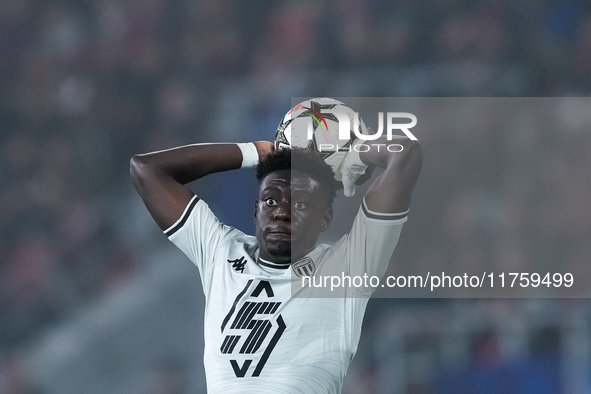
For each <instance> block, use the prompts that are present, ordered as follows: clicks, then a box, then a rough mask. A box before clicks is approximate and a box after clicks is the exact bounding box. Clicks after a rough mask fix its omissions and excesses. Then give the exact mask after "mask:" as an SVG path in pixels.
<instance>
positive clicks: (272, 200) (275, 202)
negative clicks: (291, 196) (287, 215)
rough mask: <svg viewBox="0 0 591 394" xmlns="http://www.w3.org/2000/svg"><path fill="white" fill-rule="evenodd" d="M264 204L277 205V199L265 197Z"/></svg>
mask: <svg viewBox="0 0 591 394" xmlns="http://www.w3.org/2000/svg"><path fill="white" fill-rule="evenodd" d="M265 204H266V205H267V206H269V207H274V206H275V205H277V201H275V199H274V198H266V199H265Z"/></svg>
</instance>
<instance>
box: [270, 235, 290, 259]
mask: <svg viewBox="0 0 591 394" xmlns="http://www.w3.org/2000/svg"><path fill="white" fill-rule="evenodd" d="M267 253H268V254H269V256H271V257H272V258H273V260H274V261H276V262H279V261H291V241H289V240H283V241H278V240H274V241H269V240H268V241H267Z"/></svg>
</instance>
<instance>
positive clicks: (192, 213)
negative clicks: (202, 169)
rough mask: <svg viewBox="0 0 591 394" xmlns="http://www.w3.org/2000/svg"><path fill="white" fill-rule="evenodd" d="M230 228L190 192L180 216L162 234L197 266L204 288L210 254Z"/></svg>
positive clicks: (206, 286) (210, 264)
mask: <svg viewBox="0 0 591 394" xmlns="http://www.w3.org/2000/svg"><path fill="white" fill-rule="evenodd" d="M230 231H231V227H229V226H226V225H224V224H223V223H221V222H220V221H219V219H218V218H217V217H216V216H215V215H214V213H213V212H212V211H211V209H209V206H208V205H207V203H205V202H204V201H203V200H201V199H199V197H197V196H193V198H192V199H191V201H189V204H187V207H186V208H185V211H184V212H183V214H182V215H181V217H180V218H179V219H178V220H177V221H176V222H175V223H174V224H173V225H172V226H170V227H169V228H168V229H166V230H165V231H164V235H166V236H167V237H168V239H169V240H170V241H172V243H174V244H175V245H176V246H177V247H178V248H179V249H180V250H182V251H183V253H185V255H187V257H188V258H189V259H190V260H191V261H192V262H193V263H194V264H195V265H196V266H197V268H198V269H199V273H200V275H201V283H202V284H203V289H204V290H205V289H207V288H209V278H210V276H211V271H212V268H213V262H214V256H213V254H214V253H215V251H216V249H218V246H219V245H220V244H221V243H222V242H223V240H224V239H225V236H226V234H228V232H230Z"/></svg>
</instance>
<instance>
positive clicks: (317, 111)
mask: <svg viewBox="0 0 591 394" xmlns="http://www.w3.org/2000/svg"><path fill="white" fill-rule="evenodd" d="M334 107H336V104H324V105H323V104H320V103H319V102H317V101H310V107H304V108H306V109H307V111H305V112H302V113H301V114H300V115H298V116H311V117H313V118H317V117H318V116H320V118H321V119H322V120H323V121H324V120H326V119H328V120H332V121H334V122H337V123H338V122H339V120H338V119H337V117H336V116H335V115H334V114H331V113H322V110H323V109H333V108H334ZM318 126H320V123H319V122H318V121H317V122H312V127H313V129H314V131H316V129H317V128H318Z"/></svg>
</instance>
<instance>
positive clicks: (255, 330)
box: [220, 279, 286, 378]
mask: <svg viewBox="0 0 591 394" xmlns="http://www.w3.org/2000/svg"><path fill="white" fill-rule="evenodd" d="M253 282H254V279H250V280H249V281H248V283H247V284H246V286H245V288H244V289H243V290H242V292H240V294H238V296H237V297H236V299H235V300H234V304H233V305H232V308H230V311H229V312H228V314H227V315H226V317H225V318H224V321H223V322H222V327H221V329H222V332H224V329H226V325H227V324H228V322H229V321H230V319H231V318H232V316H233V315H234V312H235V311H236V306H237V304H238V303H239V301H240V300H241V299H242V297H243V296H244V295H245V294H246V293H247V292H248V290H249V288H250V287H251V285H252V284H253ZM274 296H275V294H274V293H273V288H272V287H271V284H270V283H269V282H267V281H266V280H262V281H260V282H259V283H258V285H257V286H256V287H255V289H254V290H253V291H252V293H250V295H249V296H247V298H248V297H253V298H259V297H260V298H267V299H272V298H274ZM280 305H281V302H280V301H276V302H273V301H247V302H245V303H244V304H242V307H241V308H240V310H239V311H238V313H236V315H235V317H234V320H232V323H231V324H230V327H229V328H228V330H229V331H230V332H231V334H228V335H226V337H225V338H224V341H223V343H222V346H221V347H220V351H221V353H222V354H230V355H254V354H258V351H259V349H261V347H262V346H263V344H265V345H266V346H265V347H264V349H263V350H262V355H261V356H260V358H259V361H258V363H257V364H256V365H255V366H254V370H253V372H252V375H251V376H252V377H257V376H259V375H260V374H261V371H262V370H263V367H264V366H265V364H266V363H267V360H268V359H269V356H270V355H271V352H273V349H274V348H275V345H277V342H278V341H279V338H281V336H282V335H283V331H285V328H286V325H285V322H284V321H283V317H282V316H281V315H278V316H277V317H276V318H274V319H265V317H270V316H272V315H273V314H274V313H275V312H276V311H277V309H278V308H279V306H280ZM258 316H260V317H262V318H261V319H255V317H258ZM273 329H274V332H272V330H273ZM269 334H271V335H270V338H271V339H270V340H268V341H266V339H267V337H269ZM239 343H240V344H241V346H237V345H238V344H239ZM254 360H255V357H249V358H247V359H245V360H244V361H243V362H242V365H240V364H239V362H238V360H236V359H233V360H230V365H231V366H232V369H233V370H234V374H235V375H236V377H237V378H243V377H245V376H246V374H247V373H248V372H249V370H250V367H251V364H252V363H253V361H254Z"/></svg>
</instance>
